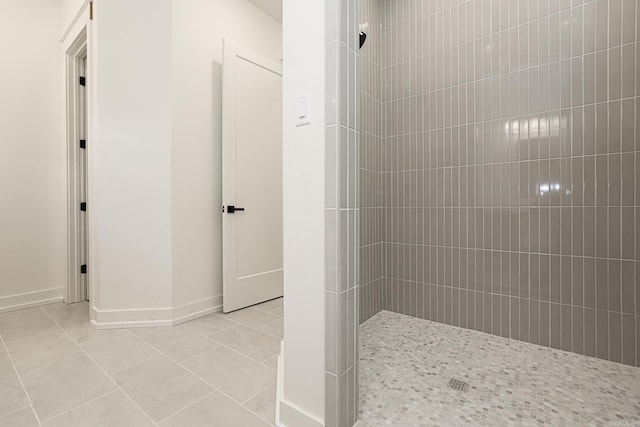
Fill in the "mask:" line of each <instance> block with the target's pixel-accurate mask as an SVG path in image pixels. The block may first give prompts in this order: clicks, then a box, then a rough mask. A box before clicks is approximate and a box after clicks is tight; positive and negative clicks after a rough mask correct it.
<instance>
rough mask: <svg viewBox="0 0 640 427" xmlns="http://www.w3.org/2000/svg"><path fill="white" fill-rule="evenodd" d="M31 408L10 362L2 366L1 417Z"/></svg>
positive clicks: (0, 380)
mask: <svg viewBox="0 0 640 427" xmlns="http://www.w3.org/2000/svg"><path fill="white" fill-rule="evenodd" d="M25 406H29V399H27V396H26V394H25V393H24V390H23V389H22V384H20V380H19V379H18V376H17V375H16V371H15V369H13V365H11V363H9V362H4V363H2V364H0V415H6V414H8V413H10V412H14V411H16V410H18V409H20V408H24V407H25Z"/></svg>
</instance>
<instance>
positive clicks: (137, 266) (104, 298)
mask: <svg viewBox="0 0 640 427" xmlns="http://www.w3.org/2000/svg"><path fill="white" fill-rule="evenodd" d="M95 12H96V17H97V30H96V39H97V46H96V51H95V52H93V54H94V55H97V61H96V63H97V69H96V70H95V74H97V76H98V81H97V82H93V84H95V85H96V87H94V89H95V90H96V92H95V95H96V99H95V101H96V103H95V106H96V111H95V119H96V122H95V128H94V129H93V131H94V133H93V136H94V141H93V143H92V144H91V145H90V146H89V148H90V156H91V159H92V163H90V169H91V170H90V173H91V175H92V180H93V181H92V184H93V185H92V187H91V188H90V193H91V195H90V197H91V199H90V200H93V205H92V204H91V203H90V204H89V207H88V210H89V214H90V215H91V210H92V209H93V210H94V212H97V216H93V219H92V221H94V223H93V224H94V226H95V227H94V228H93V229H92V230H91V231H92V232H93V234H92V235H91V236H90V238H91V239H92V247H93V248H94V251H95V253H96V254H97V258H98V261H99V263H98V265H97V266H95V265H89V273H90V275H91V277H92V280H94V284H95V285H97V293H98V294H97V295H95V297H96V298H95V300H94V301H93V303H94V309H97V310H98V311H99V314H100V316H99V317H98V321H99V322H108V321H109V320H110V319H109V317H108V316H107V314H108V313H107V312H108V311H111V310H114V311H117V312H120V313H121V315H120V316H116V319H117V320H118V321H120V320H122V319H123V316H128V317H129V320H155V319H156V317H157V316H160V317H161V316H162V314H158V313H156V312H155V309H164V308H169V307H171V305H172V301H171V297H172V280H171V277H172V260H171V256H172V254H171V144H172V139H171V132H172V131H171V0H136V1H135V2H132V1H130V0H108V1H102V2H97V3H96V10H95ZM90 55H91V52H90ZM90 83H91V82H90ZM127 310H130V312H129V313H126V311H127ZM123 312H124V313H123ZM165 315H166V313H165Z"/></svg>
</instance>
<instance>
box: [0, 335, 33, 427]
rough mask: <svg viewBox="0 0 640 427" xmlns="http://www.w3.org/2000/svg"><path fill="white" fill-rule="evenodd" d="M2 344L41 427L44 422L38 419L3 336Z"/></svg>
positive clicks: (1, 338) (0, 338)
mask: <svg viewBox="0 0 640 427" xmlns="http://www.w3.org/2000/svg"><path fill="white" fill-rule="evenodd" d="M0 343H2V347H3V348H4V351H5V352H6V353H7V357H8V358H9V362H11V366H12V367H13V371H14V372H15V374H16V377H17V378H18V381H20V386H22V391H24V395H25V396H26V397H27V400H28V401H29V406H30V407H31V411H32V412H33V415H34V416H35V417H36V421H37V422H38V425H39V426H41V425H42V422H41V421H40V417H38V414H37V413H36V411H35V409H34V407H33V402H32V401H31V396H29V392H27V388H26V387H25V386H24V383H23V382H22V377H20V373H19V372H18V368H16V365H15V363H13V357H11V353H9V348H8V347H7V343H5V341H4V338H3V337H2V335H0ZM22 409H24V408H20V410H22ZM14 412H15V411H14ZM12 413H13V412H12Z"/></svg>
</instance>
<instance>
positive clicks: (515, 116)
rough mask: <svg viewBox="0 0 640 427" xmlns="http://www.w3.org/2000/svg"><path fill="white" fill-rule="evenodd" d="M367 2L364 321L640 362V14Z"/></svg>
mask: <svg viewBox="0 0 640 427" xmlns="http://www.w3.org/2000/svg"><path fill="white" fill-rule="evenodd" d="M359 4H360V7H361V17H360V22H361V25H362V24H363V23H364V22H366V23H367V25H368V32H369V33H370V34H369V37H371V36H373V37H374V40H376V42H375V43H372V44H371V45H365V48H363V50H362V51H361V52H362V54H361V55H360V58H359V59H360V61H361V62H360V64H361V65H360V69H359V74H358V76H359V79H360V80H361V90H360V102H361V106H362V108H361V127H360V130H361V137H362V147H361V148H362V149H361V152H360V155H361V162H360V175H361V182H360V190H361V191H360V203H361V215H362V221H361V224H360V226H361V228H360V238H361V241H360V256H361V281H360V288H359V290H360V321H365V320H366V319H367V318H369V317H370V316H371V315H373V314H375V313H376V312H378V311H379V310H381V309H386V310H391V311H396V312H400V313H404V314H409V315H412V316H417V317H422V318H426V319H430V320H434V321H438V322H443V323H447V324H451V325H455V326H461V327H465V328H471V329H476V330H480V331H484V332H487V333H492V334H496V335H502V336H506V337H511V338H515V339H520V340H523V341H528V342H532V343H536V344H540V345H544V346H551V347H554V348H559V349H563V350H567V351H572V352H576V353H580V354H585V355H589V356H594V357H598V358H603V359H609V360H612V361H616V362H621V363H624V364H629V365H636V366H637V365H639V364H640V328H639V326H640V289H639V282H640V247H639V242H640V186H639V185H638V181H639V180H640V178H639V177H638V171H639V170H640V143H639V140H640V28H639V20H640V18H639V16H640V13H639V11H640V5H639V4H638V1H637V0H592V1H589V0H585V1H580V0H396V1H391V0H389V1H385V0H360V1H359ZM365 10H368V11H369V14H366V13H365V12H363V11H365ZM376 29H379V31H376ZM367 43H369V39H368V41H367Z"/></svg>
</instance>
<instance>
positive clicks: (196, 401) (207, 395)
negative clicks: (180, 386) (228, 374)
mask: <svg viewBox="0 0 640 427" xmlns="http://www.w3.org/2000/svg"><path fill="white" fill-rule="evenodd" d="M180 366H181V367H182V365H180ZM216 393H220V391H219V390H218V389H217V388H215V387H214V389H213V390H211V391H210V392H209V393H207V394H205V395H204V396H202V397H199V398H198V399H196V400H194V401H193V402H191V403H189V404H188V405H187V406H185V407H184V408H180V409H178V410H177V411H175V412H173V413H171V414H169V415H167V416H166V417H164V418H162V419H160V420H158V424H160V423H161V422H163V421H166V420H168V419H169V418H171V417H173V416H174V415H177V414H179V413H180V412H182V411H185V410H187V409H189V408H190V407H192V406H193V405H195V404H196V403H198V402H201V401H203V400H204V399H206V398H207V397H209V396H212V395H214V394H216Z"/></svg>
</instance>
